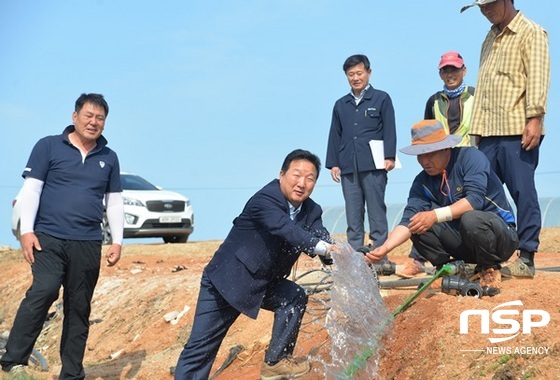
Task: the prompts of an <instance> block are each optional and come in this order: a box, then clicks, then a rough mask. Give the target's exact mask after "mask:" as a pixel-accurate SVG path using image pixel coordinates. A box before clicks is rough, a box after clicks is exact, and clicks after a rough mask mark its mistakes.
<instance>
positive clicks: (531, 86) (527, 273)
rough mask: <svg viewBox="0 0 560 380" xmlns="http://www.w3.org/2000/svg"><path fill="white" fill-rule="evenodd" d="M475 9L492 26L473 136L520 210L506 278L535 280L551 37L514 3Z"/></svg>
mask: <svg viewBox="0 0 560 380" xmlns="http://www.w3.org/2000/svg"><path fill="white" fill-rule="evenodd" d="M473 5H478V6H479V7H480V11H481V13H482V14H483V15H484V16H485V17H486V18H487V19H488V21H490V22H491V23H492V27H491V29H490V31H489V32H488V35H487V36H486V39H485V40H484V42H483V44H482V50H481V55H480V71H479V74H478V82H477V85H476V91H477V93H476V96H475V102H474V109H473V117H472V122H471V132H470V133H471V135H475V136H476V140H477V145H478V148H479V149H480V150H481V151H482V152H484V153H485V154H486V156H487V157H488V159H489V161H490V163H491V165H492V169H493V171H494V172H496V174H497V175H498V177H499V178H500V180H501V181H502V182H503V183H505V184H506V186H507V188H508V190H509V192H510V194H511V196H512V198H513V201H514V202H515V205H516V207H517V232H518V234H519V258H518V259H517V260H516V261H515V262H514V263H513V264H512V265H510V266H508V267H504V268H503V269H502V274H504V275H506V276H508V275H509V276H517V277H533V276H534V274H535V264H534V256H535V252H536V251H537V250H538V247H539V234H540V229H541V213H540V207H539V203H538V195H537V191H536V188H535V170H536V169H537V165H538V162H539V147H540V144H541V142H542V140H543V138H544V134H545V128H544V115H545V113H546V101H547V95H548V88H549V82H550V58H549V50H548V35H547V33H546V31H545V30H544V29H543V28H542V27H541V26H539V25H537V24H536V23H535V22H533V21H531V20H529V19H528V18H526V17H525V16H524V15H523V14H522V13H521V12H519V11H518V10H516V9H515V6H514V0H477V1H476V2H475V3H473V4H471V5H470V6H473ZM467 7H469V6H467ZM467 7H464V8H463V10H464V9H466V8H467Z"/></svg>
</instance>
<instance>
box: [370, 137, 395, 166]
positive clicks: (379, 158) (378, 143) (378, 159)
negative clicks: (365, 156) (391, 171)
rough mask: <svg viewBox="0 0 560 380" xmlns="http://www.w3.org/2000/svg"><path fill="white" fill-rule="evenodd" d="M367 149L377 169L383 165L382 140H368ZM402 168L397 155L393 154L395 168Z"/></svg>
mask: <svg viewBox="0 0 560 380" xmlns="http://www.w3.org/2000/svg"><path fill="white" fill-rule="evenodd" d="M369 149H371V155H372V157H373V163H374V164H375V167H376V168H377V169H382V168H384V167H385V148H383V140H370V142H369ZM400 168H402V165H401V161H400V160H399V156H397V155H396V154H395V169H400Z"/></svg>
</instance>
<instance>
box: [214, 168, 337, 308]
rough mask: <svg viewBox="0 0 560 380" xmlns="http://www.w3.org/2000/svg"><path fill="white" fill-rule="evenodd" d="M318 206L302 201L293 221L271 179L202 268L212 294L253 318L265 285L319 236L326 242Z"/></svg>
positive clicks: (310, 250)
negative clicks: (211, 285) (219, 295)
mask: <svg viewBox="0 0 560 380" xmlns="http://www.w3.org/2000/svg"><path fill="white" fill-rule="evenodd" d="M322 213H323V211H322V209H321V207H320V206H319V205H318V204H317V203H315V202H314V201H313V200H312V199H311V198H308V199H307V200H305V201H304V202H303V204H302V207H301V211H300V212H299V213H298V214H297V215H296V218H295V220H291V219H290V215H289V208H288V201H287V199H286V198H285V197H284V195H283V194H282V192H281V190H280V182H279V181H278V179H275V180H273V181H272V182H270V183H269V184H267V185H266V186H265V187H263V188H262V189H261V190H259V191H258V192H257V193H256V194H255V195H253V196H252V197H251V198H250V199H249V201H248V202H247V204H246V205H245V207H244V209H243V212H242V213H241V214H240V215H239V216H238V217H237V218H235V220H234V221H233V227H232V229H231V230H230V232H229V234H228V236H227V237H226V239H225V240H224V242H223V243H222V245H221V246H220V247H219V248H218V250H217V251H216V253H215V254H214V257H213V258H212V260H211V261H210V263H208V265H207V266H206V268H205V272H206V275H207V276H208V278H209V279H210V281H212V284H213V285H214V286H215V287H216V289H217V290H218V292H220V294H221V295H222V297H224V298H225V299H226V301H227V302H228V303H229V304H230V305H231V306H233V307H234V308H235V309H237V310H238V311H239V312H241V313H243V314H245V315H247V316H249V317H251V318H257V315H258V313H259V310H260V307H261V304H262V301H263V298H264V296H265V293H266V291H267V290H268V289H269V287H271V286H274V285H275V283H276V282H277V281H279V280H281V279H284V278H286V277H287V276H288V275H289V274H290V270H291V268H292V266H293V265H294V263H295V262H296V261H297V259H298V257H299V255H300V253H301V252H305V253H307V254H309V255H310V256H314V255H313V250H314V248H315V246H316V245H317V243H318V242H319V240H324V241H327V242H331V241H332V240H331V239H330V237H329V232H328V231H327V230H326V228H325V227H323V222H322V219H321V216H322Z"/></svg>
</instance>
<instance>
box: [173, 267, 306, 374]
mask: <svg viewBox="0 0 560 380" xmlns="http://www.w3.org/2000/svg"><path fill="white" fill-rule="evenodd" d="M261 307H262V308H263V309H265V310H270V311H274V324H273V326H272V337H271V338H270V344H269V348H268V350H267V351H266V354H265V361H266V362H278V361H280V360H282V359H283V358H285V357H287V356H289V355H291V354H292V352H293V351H294V346H295V344H296V341H297V337H298V333H299V327H300V326H301V320H302V318H303V315H304V313H305V309H306V307H307V295H306V294H305V291H304V290H303V289H302V288H301V287H300V286H299V285H297V284H295V283H294V282H292V281H289V280H285V279H284V280H279V281H277V282H274V283H273V284H272V285H271V286H269V289H268V291H267V293H266V295H265V298H264V301H263V304H262V306H261ZM239 315H240V312H239V311H238V310H237V309H235V308H233V307H232V306H231V305H230V304H229V303H228V302H227V301H226V300H225V299H224V298H223V297H222V296H221V295H220V293H219V292H218V291H217V290H216V288H215V287H214V285H213V284H212V282H211V281H210V279H208V277H207V276H206V274H205V273H203V274H202V279H201V281H200V293H199V296H198V302H197V305H196V312H195V316H194V322H193V327H192V330H191V335H190V337H189V340H188V342H187V344H186V345H185V347H184V349H183V351H182V352H181V354H180V355H179V360H178V362H177V367H176V369H175V380H206V379H208V377H209V375H210V370H211V369H212V364H213V363H214V360H215V359H216V355H217V353H218V350H219V348H220V345H221V343H222V341H223V340H224V338H225V336H226V333H227V331H228V330H229V328H230V327H231V325H232V324H233V323H234V322H235V320H236V319H237V317H239Z"/></svg>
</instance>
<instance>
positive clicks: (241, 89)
mask: <svg viewBox="0 0 560 380" xmlns="http://www.w3.org/2000/svg"><path fill="white" fill-rule="evenodd" d="M468 2H469V0H465V1H460V0H427V1H400V2H399V1H369V2H354V3H350V2H343V1H332V0H321V1H320V0H305V1H304V0H282V1H276V0H271V1H267V0H244V1H223V0H217V1H194V0H190V1H178V0H169V1H161V2H154V1H151V2H147V1H143V0H135V1H131V0H111V1H110V0H96V1H75V0H51V1H48V2H47V1H40V0H28V1H19V0H2V1H1V2H0V126H1V130H2V137H3V138H2V139H1V141H0V150H1V152H2V164H1V165H0V178H1V182H0V213H1V215H0V245H12V246H14V247H15V246H17V242H16V241H15V239H14V238H13V237H12V235H11V231H10V214H11V200H12V198H13V197H14V196H15V194H16V193H17V191H18V189H19V187H20V186H21V183H22V178H21V176H20V174H21V172H22V170H23V168H24V166H25V164H26V162H27V158H28V155H29V153H30V151H31V149H32V147H33V145H34V144H35V143H36V141H37V140H38V139H39V138H41V137H43V136H45V135H50V134H58V133H61V132H62V130H63V128H64V127H65V126H66V125H68V124H70V123H71V114H72V110H73V104H74V101H75V100H76V98H77V97H78V96H79V94H80V93H82V92H99V93H102V94H104V95H105V97H106V99H107V101H108V102H109V106H110V113H109V116H108V119H107V123H106V128H105V133H104V135H105V137H106V138H107V139H108V140H109V145H110V147H112V148H113V149H114V150H115V151H116V152H117V153H118V155H119V158H120V162H121V168H122V169H123V170H126V171H129V172H133V173H136V174H139V175H141V176H143V177H145V178H146V179H148V180H150V181H151V182H153V183H154V184H156V185H159V186H162V187H164V188H166V189H170V190H176V191H178V192H181V193H183V194H185V195H187V196H188V197H190V198H191V200H192V203H193V207H194V210H195V231H194V234H193V235H192V236H191V240H208V239H223V238H224V237H225V236H226V234H227V232H228V231H229V228H230V227H231V222H232V220H233V218H235V217H236V216H237V215H238V214H239V212H240V211H241V209H242V208H243V205H244V204H245V202H246V201H247V199H248V198H249V197H250V196H251V195H252V194H253V193H254V192H255V191H257V190H258V189H259V188H260V187H262V186H263V185H264V184H265V183H267V182H268V181H269V180H271V179H272V178H275V177H277V175H278V172H279V170H280V165H281V163H282V160H283V159H284V157H285V155H286V154H287V153H288V152H290V151H291V150H293V149H295V148H305V149H308V150H310V151H312V152H314V153H316V154H317V155H319V157H321V159H322V160H324V158H325V152H326V143H327V135H328V130H329V125H330V118H331V112H332V106H333V104H334V102H335V101H336V100H337V99H338V98H340V97H341V96H343V95H344V94H345V93H347V92H348V91H349V87H348V83H347V81H346V78H345V76H344V73H343V72H342V63H343V62H344V60H345V59H346V58H347V57H348V56H350V55H352V54H356V53H362V54H366V55H368V56H369V58H370V60H371V62H372V69H373V74H372V84H373V86H374V87H377V88H379V89H382V90H385V91H387V92H388V93H389V94H390V95H391V97H392V99H393V103H394V106H395V111H396V118H397V130H398V143H397V144H398V147H403V146H405V145H407V144H408V142H409V136H410V133H409V131H410V126H411V125H412V124H413V123H414V122H416V121H418V120H420V119H422V117H423V111H424V106H425V102H426V100H427V98H428V97H429V96H430V95H431V94H432V93H434V92H435V91H437V90H439V89H441V86H442V83H441V80H440V79H439V76H438V74H437V63H438V61H439V57H440V56H441V54H443V53H444V52H446V51H449V50H457V51H459V52H460V53H461V54H462V55H463V57H464V58H465V61H466V65H467V69H468V73H467V77H466V82H467V84H469V85H473V86H474V85H475V84H476V73H477V70H478V58H479V52H480V45H481V43H482V40H483V39H484V36H485V35H486V32H487V31H488V29H489V28H490V24H489V23H488V21H487V20H486V19H485V18H484V17H483V16H482V15H481V14H480V12H479V11H478V9H476V8H473V9H471V10H469V11H467V12H465V13H463V14H460V13H459V9H460V8H461V7H462V6H463V5H465V4H467V3H468ZM516 6H517V8H518V9H520V10H521V11H523V12H524V13H525V14H526V15H527V16H528V17H530V18H532V19H533V20H535V21H536V22H538V23H539V24H541V25H542V26H544V27H545V28H546V29H547V31H548V32H549V38H550V50H551V62H552V81H551V90H550V93H549V100H548V114H547V116H546V125H547V136H546V138H545V140H544V143H543V146H542V149H541V163H540V165H539V169H538V171H537V176H536V180H537V187H538V191H539V195H540V196H541V197H554V196H557V194H558V193H557V189H558V185H559V182H560V181H559V179H558V178H559V177H560V176H559V174H560V169H558V166H557V164H558V162H559V161H560V154H559V150H558V149H557V145H556V144H558V141H559V134H560V133H559V131H558V124H559V123H560V115H559V105H560V102H559V97H560V93H559V91H558V85H557V83H558V80H557V78H558V76H557V73H558V72H560V70H559V69H560V67H559V64H560V53H559V49H558V45H559V36H560V30H559V28H560V27H559V25H558V24H559V23H558V21H557V15H558V11H559V5H558V2H557V1H555V0H545V1H538V2H537V1H529V0H517V1H516ZM400 158H401V161H402V163H403V168H402V169H399V170H395V171H393V172H391V173H390V175H389V185H388V190H387V196H386V200H387V203H389V204H395V203H403V202H405V200H406V195H407V193H408V187H409V184H410V182H411V181H412V179H413V178H414V176H415V175H416V173H417V172H418V171H419V166H418V164H417V163H416V161H415V159H414V158H413V157H408V156H401V157H400ZM313 198H314V199H315V200H316V201H317V202H319V203H320V204H322V205H323V206H342V205H343V198H342V194H341V190H340V188H339V186H338V185H336V184H335V183H334V182H332V180H331V179H330V176H329V174H328V172H327V170H323V172H322V173H321V177H320V178H319V181H318V183H317V187H316V188H315V192H314V194H313ZM137 242H139V241H137V240H126V241H125V244H132V243H137Z"/></svg>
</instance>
